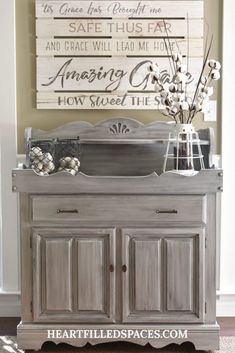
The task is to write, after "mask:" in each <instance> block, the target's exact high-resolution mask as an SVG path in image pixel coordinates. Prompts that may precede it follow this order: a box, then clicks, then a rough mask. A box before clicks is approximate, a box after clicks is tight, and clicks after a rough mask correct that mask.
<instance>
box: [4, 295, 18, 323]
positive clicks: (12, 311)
mask: <svg viewBox="0 0 235 353" xmlns="http://www.w3.org/2000/svg"><path fill="white" fill-rule="evenodd" d="M20 312H21V305H20V293H7V292H0V317H20V315H21V314H20Z"/></svg>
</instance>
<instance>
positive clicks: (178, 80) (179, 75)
mask: <svg viewBox="0 0 235 353" xmlns="http://www.w3.org/2000/svg"><path fill="white" fill-rule="evenodd" d="M187 80H188V77H187V75H185V74H182V73H180V72H178V73H177V74H176V75H175V77H174V82H176V83H182V84H185V83H186V82H187Z"/></svg>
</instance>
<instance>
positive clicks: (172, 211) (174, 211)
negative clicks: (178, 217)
mask: <svg viewBox="0 0 235 353" xmlns="http://www.w3.org/2000/svg"><path fill="white" fill-rule="evenodd" d="M161 213H170V214H177V213H178V211H177V210H156V214H161Z"/></svg>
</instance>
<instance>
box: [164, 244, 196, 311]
mask: <svg viewBox="0 0 235 353" xmlns="http://www.w3.org/2000/svg"><path fill="white" fill-rule="evenodd" d="M193 243H194V242H193V239H180V238H178V239H166V255H167V291H166V293H167V302H166V308H167V310H169V311H171V310H172V311H176V310H177V311H193V309H194V308H193V305H194V303H193V290H194V281H193V278H194V245H193Z"/></svg>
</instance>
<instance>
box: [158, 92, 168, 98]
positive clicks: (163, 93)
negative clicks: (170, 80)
mask: <svg viewBox="0 0 235 353" xmlns="http://www.w3.org/2000/svg"><path fill="white" fill-rule="evenodd" d="M168 94H169V93H168V92H166V91H162V92H161V94H160V96H161V97H162V98H166V97H167V96H168Z"/></svg>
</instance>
